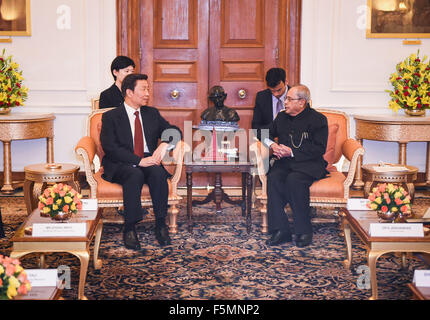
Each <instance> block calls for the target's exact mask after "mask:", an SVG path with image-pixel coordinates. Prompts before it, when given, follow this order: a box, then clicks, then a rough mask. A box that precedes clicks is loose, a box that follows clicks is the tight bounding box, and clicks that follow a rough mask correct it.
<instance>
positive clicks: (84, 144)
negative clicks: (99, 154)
mask: <svg viewBox="0 0 430 320" xmlns="http://www.w3.org/2000/svg"><path fill="white" fill-rule="evenodd" d="M75 152H76V154H78V155H79V156H81V157H82V160H83V162H84V170H85V175H86V178H87V182H88V184H89V185H90V189H91V190H90V192H91V198H95V197H96V194H97V181H96V180H95V179H94V176H93V170H92V168H93V160H94V156H95V154H96V144H95V143H94V140H93V139H92V138H91V137H88V136H87V137H83V138H81V139H80V140H79V142H78V144H77V145H76V147H75Z"/></svg>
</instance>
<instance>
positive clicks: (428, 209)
mask: <svg viewBox="0 0 430 320" xmlns="http://www.w3.org/2000/svg"><path fill="white" fill-rule="evenodd" d="M426 218H430V207H428V208H427V210H426V213H424V215H423V219H426Z"/></svg>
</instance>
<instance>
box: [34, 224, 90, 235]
mask: <svg viewBox="0 0 430 320" xmlns="http://www.w3.org/2000/svg"><path fill="white" fill-rule="evenodd" d="M86 234H87V224H86V223H35V224H33V237H85V236H86Z"/></svg>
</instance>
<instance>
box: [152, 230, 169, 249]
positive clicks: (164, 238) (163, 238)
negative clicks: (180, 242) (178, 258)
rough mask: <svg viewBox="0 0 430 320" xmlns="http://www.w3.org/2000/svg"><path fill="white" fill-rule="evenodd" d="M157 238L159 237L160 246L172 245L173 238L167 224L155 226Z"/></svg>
mask: <svg viewBox="0 0 430 320" xmlns="http://www.w3.org/2000/svg"><path fill="white" fill-rule="evenodd" d="M155 238H156V239H157V241H158V243H159V244H160V246H165V245H170V244H171V242H172V241H171V240H170V236H169V230H168V229H167V227H166V226H163V227H155Z"/></svg>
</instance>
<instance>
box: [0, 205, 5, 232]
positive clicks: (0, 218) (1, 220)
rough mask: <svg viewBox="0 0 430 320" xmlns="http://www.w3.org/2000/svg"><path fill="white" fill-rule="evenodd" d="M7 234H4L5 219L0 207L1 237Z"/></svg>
mask: <svg viewBox="0 0 430 320" xmlns="http://www.w3.org/2000/svg"><path fill="white" fill-rule="evenodd" d="M5 236H6V235H5V234H4V229H3V219H2V217H1V208H0V238H4V237H5Z"/></svg>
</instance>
